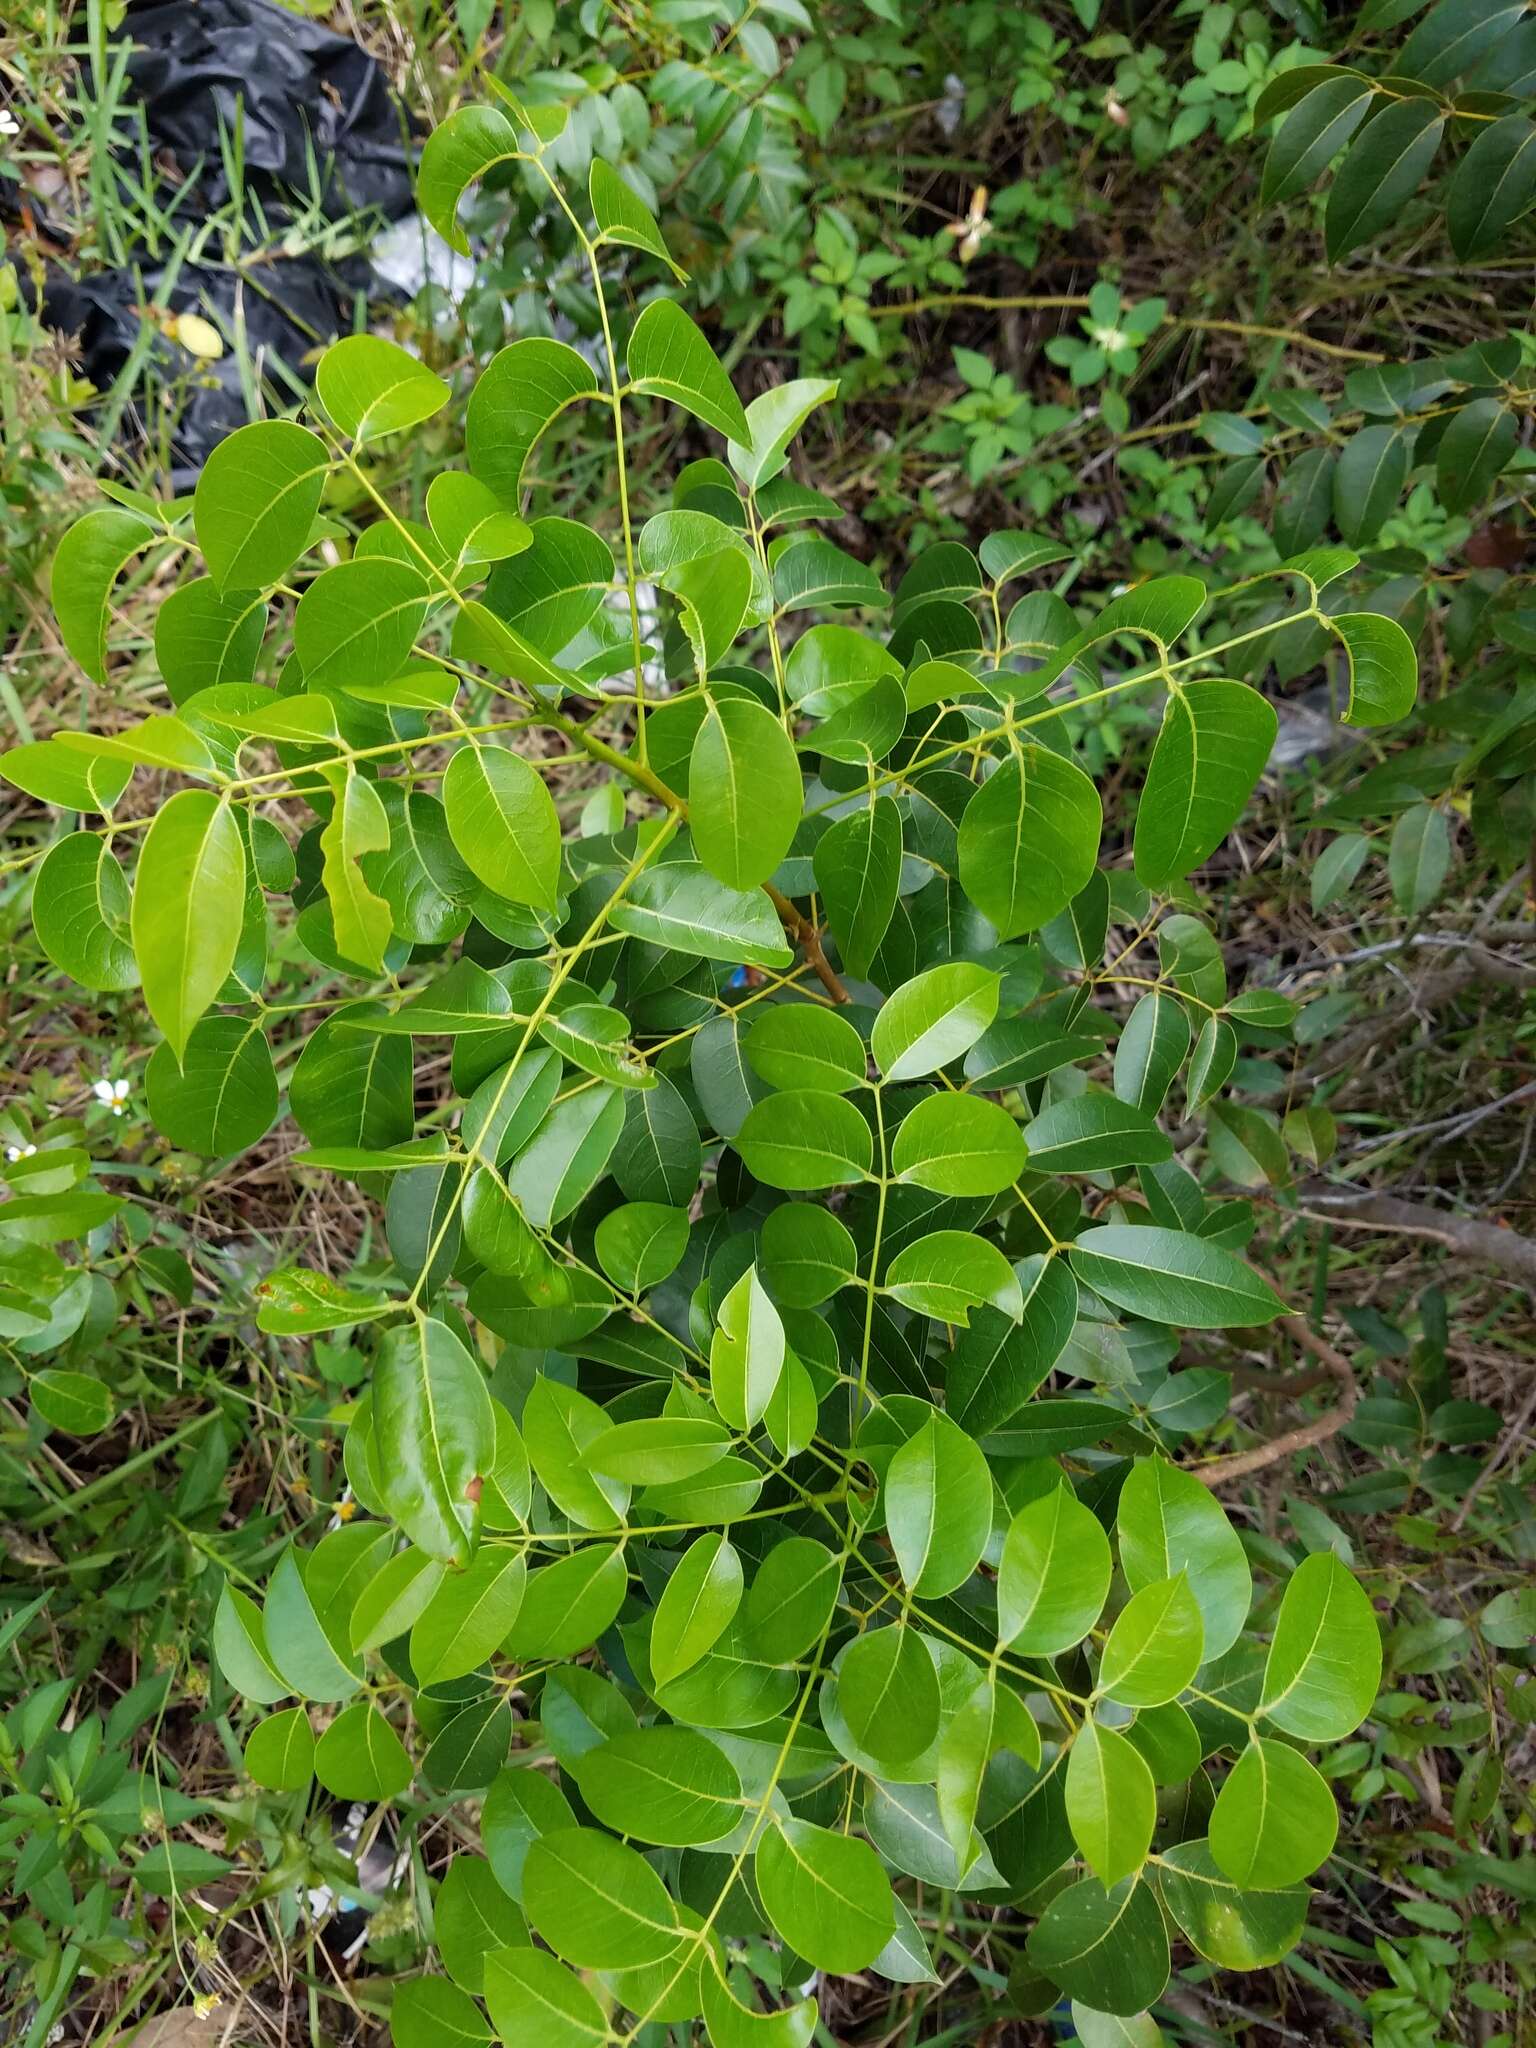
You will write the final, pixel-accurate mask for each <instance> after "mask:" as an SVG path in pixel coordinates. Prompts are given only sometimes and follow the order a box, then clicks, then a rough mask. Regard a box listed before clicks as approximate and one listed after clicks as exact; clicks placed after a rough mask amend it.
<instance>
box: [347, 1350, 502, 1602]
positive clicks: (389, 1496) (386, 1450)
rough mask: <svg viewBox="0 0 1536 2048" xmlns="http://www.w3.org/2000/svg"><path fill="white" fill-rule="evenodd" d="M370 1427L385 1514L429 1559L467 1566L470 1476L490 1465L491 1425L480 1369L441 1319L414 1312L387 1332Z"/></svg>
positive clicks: (473, 1501)
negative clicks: (383, 1498) (373, 1430)
mask: <svg viewBox="0 0 1536 2048" xmlns="http://www.w3.org/2000/svg"><path fill="white" fill-rule="evenodd" d="M374 1428H375V1431H376V1441H377V1445H378V1463H377V1470H378V1478H379V1481H380V1485H381V1488H382V1491H383V1493H384V1497H385V1500H386V1503H387V1505H388V1507H389V1510H390V1512H391V1513H392V1514H393V1515H395V1516H396V1518H397V1519H398V1520H399V1522H400V1525H401V1527H402V1528H403V1529H404V1530H405V1531H406V1533H407V1535H408V1536H409V1537H410V1538H411V1541H412V1542H413V1543H415V1544H416V1545H417V1546H418V1547H419V1548H420V1549H422V1550H424V1551H426V1553H427V1554H428V1556H429V1557H437V1558H440V1559H442V1560H443V1561H445V1562H448V1563H453V1564H457V1565H464V1564H466V1563H467V1562H468V1560H469V1554H470V1549H471V1546H472V1543H473V1540H474V1535H475V1531H476V1529H477V1528H478V1526H479V1511H478V1496H477V1492H476V1490H475V1489H474V1488H473V1486H472V1482H473V1481H474V1480H475V1479H476V1478H477V1477H478V1476H479V1475H480V1474H482V1473H484V1472H485V1471H486V1470H487V1469H488V1467H489V1465H490V1462H491V1456H492V1445H493V1435H494V1424H493V1418H492V1414H491V1402H490V1396H489V1394H488V1393H487V1392H486V1387H485V1380H484V1378H483V1376H482V1374H481V1371H480V1368H479V1366H478V1365H477V1364H476V1363H475V1361H474V1359H473V1358H472V1357H471V1356H470V1354H469V1353H468V1351H466V1350H465V1348H464V1346H463V1345H462V1344H461V1343H460V1342H459V1340H458V1338H457V1337H456V1336H455V1335H454V1334H453V1331H452V1330H451V1329H449V1327H448V1325H447V1324H446V1323H443V1322H439V1321H438V1320H437V1319H436V1318H435V1317H420V1318H413V1319H412V1320H411V1321H410V1322H409V1323H407V1324H406V1325H405V1326H404V1327H403V1328H400V1329H394V1330H390V1331H389V1332H388V1333H387V1334H386V1336H385V1338H384V1340H383V1343H382V1344H381V1345H380V1347H379V1358H378V1364H377V1367H376V1368H375V1375H374Z"/></svg>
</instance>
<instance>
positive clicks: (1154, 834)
mask: <svg viewBox="0 0 1536 2048" xmlns="http://www.w3.org/2000/svg"><path fill="white" fill-rule="evenodd" d="M1276 725H1277V720H1276V716H1275V710H1274V707H1273V705H1271V704H1270V703H1268V702H1267V701H1266V700H1265V699H1264V698H1263V697H1261V696H1260V695H1259V693H1258V691H1257V690H1250V689H1249V688H1248V686H1247V685H1246V684H1245V683H1228V682H1220V681H1211V682H1206V681H1197V682H1190V683H1184V684H1181V685H1180V687H1179V688H1178V689H1176V690H1172V691H1170V692H1169V696H1168V702H1167V705H1166V707H1165V708H1164V711H1163V724H1162V730H1161V731H1160V732H1159V734H1158V738H1157V745H1156V746H1155V747H1154V748H1153V750H1152V761H1151V765H1150V766H1149V767H1148V769H1147V779H1146V784H1145V787H1144V788H1143V790H1142V793H1141V802H1140V804H1139V805H1138V807H1137V812H1136V873H1137V876H1138V878H1139V879H1140V880H1141V881H1143V882H1145V883H1146V885H1147V887H1148V888H1149V889H1160V888H1166V886H1167V885H1168V883H1170V882H1172V881H1175V880H1177V879H1179V878H1180V877H1182V876H1184V875H1187V874H1190V873H1191V872H1192V871H1193V870H1194V869H1195V868H1197V867H1199V866H1200V864H1201V862H1202V861H1205V860H1208V859H1209V858H1210V856H1211V855H1212V854H1213V853H1214V852H1215V850H1216V848H1217V847H1218V846H1219V845H1220V844H1221V842H1222V840H1223V839H1225V838H1226V836H1227V834H1228V832H1230V831H1231V829H1232V827H1233V825H1235V824H1236V822H1237V820H1238V817H1239V816H1240V815H1241V813H1242V810H1243V807H1244V805H1245V804H1246V803H1247V801H1248V799H1249V797H1250V796H1251V795H1252V794H1253V790H1254V786H1255V784H1256V783H1257V782H1258V779H1259V777H1260V775H1261V774H1262V773H1263V771H1264V764H1265V762H1266V761H1267V760H1268V759H1269V751H1270V748H1271V747H1272V746H1273V745H1274V739H1275V730H1276Z"/></svg>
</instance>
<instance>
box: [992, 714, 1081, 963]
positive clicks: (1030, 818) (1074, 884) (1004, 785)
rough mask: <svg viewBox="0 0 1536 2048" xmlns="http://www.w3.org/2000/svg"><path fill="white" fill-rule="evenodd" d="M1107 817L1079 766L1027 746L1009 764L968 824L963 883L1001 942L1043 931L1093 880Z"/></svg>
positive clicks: (993, 776)
mask: <svg viewBox="0 0 1536 2048" xmlns="http://www.w3.org/2000/svg"><path fill="white" fill-rule="evenodd" d="M1103 824H1104V818H1103V810H1102V807H1101V805H1100V803H1099V794H1098V791H1097V790H1096V789H1095V788H1094V786H1093V784H1092V783H1091V782H1090V781H1089V779H1088V777H1087V776H1086V775H1085V774H1084V773H1083V771H1082V769H1081V768H1079V767H1077V766H1076V765H1075V764H1074V763H1073V762H1071V761H1066V760H1063V759H1062V757H1061V756H1060V755H1059V754H1053V753H1050V752H1049V751H1048V750H1047V749H1046V748H1044V747H1037V746H1026V747H1023V748H1021V749H1020V751H1019V752H1018V753H1017V754H1014V755H1010V757H1009V758H1008V759H1007V760H1006V761H1004V762H1003V764H1002V766H1001V767H1000V768H998V769H997V771H996V772H995V773H994V774H993V775H992V776H990V777H989V778H988V780H987V781H986V782H984V783H983V784H982V786H981V788H980V790H978V792H977V793H976V795H975V796H973V797H972V799H971V801H970V803H969V804H968V805H967V806H966V811H965V816H964V817H963V818H962V820H961V822H960V882H961V886H962V887H963V888H964V890H965V893H966V895H967V896H969V897H970V899H971V901H972V902H973V903H974V904H975V905H976V908H977V909H978V910H980V911H981V912H982V913H983V914H984V915H985V916H987V917H988V918H990V919H991V921H992V923H993V924H994V925H996V927H997V932H998V937H999V938H1003V939H1012V938H1016V937H1017V936H1018V935H1019V934H1020V933H1021V932H1032V931H1038V930H1039V928H1040V926H1041V925H1043V924H1047V923H1049V921H1050V920H1051V919H1052V918H1053V917H1055V916H1056V915H1057V913H1058V912H1059V911H1062V910H1065V909H1066V907H1067V905H1068V904H1069V903H1070V902H1071V901H1072V898H1073V897H1074V896H1075V895H1076V894H1077V893H1078V891H1079V890H1080V889H1081V888H1082V887H1083V885H1084V884H1085V883H1086V882H1087V880H1088V877H1089V876H1090V875H1091V874H1092V873H1093V869H1094V864H1095V862H1096V861H1097V860H1098V857H1099V835H1100V833H1101V832H1102V830H1103Z"/></svg>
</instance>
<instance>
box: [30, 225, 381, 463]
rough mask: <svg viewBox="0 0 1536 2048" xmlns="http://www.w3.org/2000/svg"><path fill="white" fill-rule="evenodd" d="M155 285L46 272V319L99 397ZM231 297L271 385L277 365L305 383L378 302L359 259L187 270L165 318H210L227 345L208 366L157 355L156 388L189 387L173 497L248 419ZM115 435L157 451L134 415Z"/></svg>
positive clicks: (101, 274)
mask: <svg viewBox="0 0 1536 2048" xmlns="http://www.w3.org/2000/svg"><path fill="white" fill-rule="evenodd" d="M160 281H161V273H160V272H159V271H158V270H155V269H149V270H146V271H144V272H143V273H142V274H141V275H139V276H135V274H134V273H133V272H131V271H126V270H103V271H98V272H96V273H95V274H94V275H92V276H89V277H84V278H79V279H75V278H71V277H68V276H66V275H65V274H64V273H63V272H62V271H57V270H55V271H50V272H49V274H48V277H47V279H46V281H45V283H44V288H43V303H42V318H43V320H44V321H45V322H46V323H47V324H48V326H50V327H53V328H57V329H58V330H59V331H60V332H61V333H64V334H68V335H71V336H77V337H78V343H79V348H78V353H79V360H80V364H81V367H82V369H83V370H84V371H85V374H86V375H87V376H88V377H89V378H90V379H91V381H92V383H94V384H95V385H96V386H97V387H98V388H99V389H100V390H102V391H106V390H107V389H109V388H110V386H111V385H112V384H113V382H114V381H115V380H116V378H117V377H118V375H119V373H120V372H121V371H122V369H123V367H124V365H125V364H126V363H127V361H128V358H129V354H130V352H131V351H132V350H133V348H134V347H135V346H136V344H137V343H138V340H139V336H140V334H141V332H142V326H143V315H142V311H141V309H142V308H143V306H144V305H145V304H147V302H148V301H149V299H150V298H151V296H152V295H153V294H154V292H155V290H156V287H157V286H158V285H159V283H160ZM237 289H238V291H239V298H240V319H241V326H242V328H243V331H244V335H245V343H246V352H247V355H248V356H249V357H250V358H251V359H252V361H253V363H254V365H255V368H256V369H257V371H258V373H260V374H264V375H267V376H270V375H271V374H272V368H273V360H272V359H273V358H274V357H275V358H278V359H280V360H281V362H282V363H283V364H284V365H285V366H286V368H287V370H288V371H289V372H290V373H291V374H292V375H293V376H294V377H297V378H299V379H301V380H302V381H304V382H306V383H307V382H308V381H309V374H310V373H309V368H308V365H307V364H306V363H305V360H304V359H305V357H306V356H308V355H310V354H311V352H312V351H313V350H314V349H315V348H317V347H320V346H323V345H324V344H325V343H326V342H328V341H330V340H332V339H333V338H334V337H335V336H336V335H338V334H346V333H350V332H351V330H352V327H353V325H354V321H353V308H354V306H355V305H356V303H357V300H358V297H359V296H360V295H366V296H370V297H377V296H378V291H379V287H378V281H377V279H376V278H374V276H373V273H372V271H371V270H370V269H369V267H368V264H367V263H366V261H365V260H364V259H363V258H362V257H360V256H353V257H348V258H346V259H345V260H344V261H342V262H340V263H326V262H323V261H322V260H321V259H320V258H319V257H318V256H295V257H290V258H287V259H286V260H284V261H283V262H281V263H264V264H252V265H249V266H248V267H247V268H246V269H245V270H243V271H242V272H239V273H236V272H234V271H231V270H225V269H209V268H204V267H203V266H201V265H199V264H195V263H187V264H183V265H182V268H181V270H180V272H179V273H178V275H177V278H176V282H175V284H174V285H173V286H172V287H171V290H170V291H169V292H168V293H167V294H166V314H167V316H168V317H172V316H174V315H175V314H177V313H200V314H201V315H202V316H203V317H204V318H205V319H210V318H211V319H212V323H213V325H214V326H215V327H216V328H218V329H219V331H220V332H221V333H223V334H224V335H225V336H226V345H225V351H224V354H223V355H222V356H220V357H219V358H217V359H216V360H214V361H207V360H203V359H199V358H195V357H193V356H191V355H189V354H188V352H187V351H186V350H185V349H183V348H182V347H180V345H179V344H178V343H177V342H176V341H175V340H174V339H172V338H170V337H169V336H166V337H165V338H163V339H157V340H156V341H155V343H154V345H153V354H154V359H155V367H156V369H157V371H158V372H159V374H160V377H161V379H162V380H163V381H164V382H167V383H169V382H175V383H177V384H178V385H182V386H185V387H186V388H185V389H184V391H182V392H181V393H180V394H179V399H178V404H177V408H176V411H175V415H174V417H173V419H172V421H171V425H170V436H169V440H170V453H171V474H170V482H171V486H172V488H173V489H175V490H178V491H179V490H185V489H189V488H190V487H191V485H192V484H193V483H194V482H195V480H196V477H197V472H198V470H199V469H201V467H202V465H203V464H204V462H206V461H207V459H208V456H209V454H210V452H211V451H212V449H213V448H214V447H215V445H216V444H217V443H218V442H220V441H222V440H223V438H224V436H225V435H226V434H228V433H232V432H233V431H234V429H235V428H236V427H243V426H244V425H245V424H246V421H247V420H248V419H249V418H250V412H249V409H248V406H247V402H246V395H245V390H244V387H243V385H242V382H241V367H240V358H239V355H238V353H237V352H236V350H235V349H234V347H233V346H231V345H230V343H229V341H228V339H227V337H228V336H229V335H230V334H232V333H233V331H234V325H235V321H234V315H235V304H236V292H237ZM273 382H274V388H275V389H276V390H278V391H280V392H287V391H289V390H290V389H291V386H290V385H289V383H288V381H287V380H286V379H285V378H283V377H282V376H277V377H276V378H274V379H273ZM120 432H121V434H122V436H123V438H125V439H126V440H128V441H130V442H135V443H138V444H140V445H144V444H146V443H147V444H148V445H150V446H151V447H155V448H158V447H159V445H160V441H161V432H160V429H159V427H158V425H157V423H156V422H155V421H153V420H150V419H146V418H144V417H143V415H142V411H137V412H136V411H135V410H134V409H133V408H130V409H129V411H128V412H127V413H126V414H125V415H124V418H123V422H122V426H121V429H120Z"/></svg>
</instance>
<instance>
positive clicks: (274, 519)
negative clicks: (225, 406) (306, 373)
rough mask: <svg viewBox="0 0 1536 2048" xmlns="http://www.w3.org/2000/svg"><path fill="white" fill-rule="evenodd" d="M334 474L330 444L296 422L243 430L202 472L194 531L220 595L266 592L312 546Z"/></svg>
mask: <svg viewBox="0 0 1536 2048" xmlns="http://www.w3.org/2000/svg"><path fill="white" fill-rule="evenodd" d="M329 469H330V456H329V455H328V454H327V452H326V447H325V443H324V442H323V441H322V440H321V439H320V437H319V436H318V435H317V434H312V433H310V431H309V429H308V428H307V427H299V426H295V425H293V423H292V422H291V421H289V420H258V421H256V422H255V423H254V424H253V425H251V426H249V427H238V428H236V430H235V432H234V433H232V434H229V435H227V436H226V437H225V439H224V440H222V441H221V442H220V443H219V445H218V447H217V448H215V449H214V451H213V453H212V454H211V455H210V456H209V458H208V460H207V462H206V463H205V464H204V465H203V473H202V475H201V476H200V477H199V478H198V480H197V492H196V495H195V497H194V498H193V501H192V523H193V525H194V526H195V527H196V529H197V544H198V546H199V547H200V548H201V549H202V551H203V559H204V561H206V562H207V564H208V573H209V575H210V576H212V578H213V580H214V582H215V583H217V584H218V585H219V587H220V589H221V590H264V589H266V587H267V586H268V585H269V584H272V583H276V582H277V581H278V580H279V578H280V577H282V576H284V575H285V574H286V573H287V571H288V570H289V569H290V568H291V567H292V565H293V563H294V562H295V561H296V560H297V558H298V557H299V555H301V554H302V553H303V551H304V549H305V547H306V545H307V544H308V540H309V533H310V528H311V527H312V526H313V525H314V521H315V514H316V512H318V511H319V509H320V494H321V492H322V491H323V490H324V488H325V479H326V474H327V472H328V470H329Z"/></svg>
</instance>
